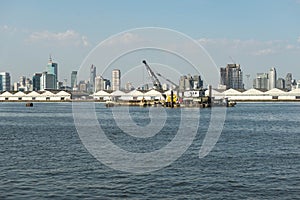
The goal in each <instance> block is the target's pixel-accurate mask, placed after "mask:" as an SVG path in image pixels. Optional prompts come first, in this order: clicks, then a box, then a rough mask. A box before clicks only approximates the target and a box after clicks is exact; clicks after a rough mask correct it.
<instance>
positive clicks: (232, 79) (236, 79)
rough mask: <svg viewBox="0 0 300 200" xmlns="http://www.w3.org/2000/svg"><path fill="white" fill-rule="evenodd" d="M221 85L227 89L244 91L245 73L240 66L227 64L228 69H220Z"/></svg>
mask: <svg viewBox="0 0 300 200" xmlns="http://www.w3.org/2000/svg"><path fill="white" fill-rule="evenodd" d="M220 85H224V86H226V88H227V89H229V88H233V89H244V83H243V72H242V70H241V67H240V65H239V64H227V66H226V68H223V67H221V68H220Z"/></svg>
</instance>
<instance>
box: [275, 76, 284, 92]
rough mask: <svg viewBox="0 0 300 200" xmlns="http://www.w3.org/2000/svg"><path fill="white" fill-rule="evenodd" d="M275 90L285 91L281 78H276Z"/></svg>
mask: <svg viewBox="0 0 300 200" xmlns="http://www.w3.org/2000/svg"><path fill="white" fill-rule="evenodd" d="M276 88H278V89H285V80H284V79H283V78H278V80H277V81H276Z"/></svg>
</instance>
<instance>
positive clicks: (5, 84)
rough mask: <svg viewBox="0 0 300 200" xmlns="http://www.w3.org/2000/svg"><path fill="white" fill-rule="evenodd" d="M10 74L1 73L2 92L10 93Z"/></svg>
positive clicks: (0, 87)
mask: <svg viewBox="0 0 300 200" xmlns="http://www.w3.org/2000/svg"><path fill="white" fill-rule="evenodd" d="M10 89H11V88H10V74H9V73H8V72H0V91H10Z"/></svg>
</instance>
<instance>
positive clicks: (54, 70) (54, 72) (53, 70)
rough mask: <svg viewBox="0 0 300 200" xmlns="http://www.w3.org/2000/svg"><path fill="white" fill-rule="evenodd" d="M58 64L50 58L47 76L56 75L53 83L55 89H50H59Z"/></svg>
mask: <svg viewBox="0 0 300 200" xmlns="http://www.w3.org/2000/svg"><path fill="white" fill-rule="evenodd" d="M57 68H58V64H57V63H54V62H53V61H52V58H51V56H50V58H49V62H48V65H47V74H48V75H50V74H52V75H54V79H53V83H52V84H51V85H53V88H49V89H57V81H58V73H57V72H58V70H57ZM49 77H50V76H49Z"/></svg>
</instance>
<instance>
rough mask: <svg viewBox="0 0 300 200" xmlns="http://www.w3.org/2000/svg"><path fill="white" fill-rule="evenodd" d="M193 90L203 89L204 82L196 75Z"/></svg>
mask: <svg viewBox="0 0 300 200" xmlns="http://www.w3.org/2000/svg"><path fill="white" fill-rule="evenodd" d="M193 88H194V90H197V89H201V88H203V81H202V79H201V76H200V75H194V77H193Z"/></svg>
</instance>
